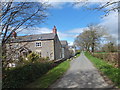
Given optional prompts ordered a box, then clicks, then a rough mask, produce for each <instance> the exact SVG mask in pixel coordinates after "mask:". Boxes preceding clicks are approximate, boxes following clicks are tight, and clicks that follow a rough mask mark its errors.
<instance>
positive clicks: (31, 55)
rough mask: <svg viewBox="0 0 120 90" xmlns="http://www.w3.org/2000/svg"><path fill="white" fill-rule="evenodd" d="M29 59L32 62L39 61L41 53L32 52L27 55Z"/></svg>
mask: <svg viewBox="0 0 120 90" xmlns="http://www.w3.org/2000/svg"><path fill="white" fill-rule="evenodd" d="M27 58H28V60H30V61H31V62H34V61H37V60H38V59H39V55H38V54H35V53H34V52H32V53H30V54H29V55H28V56H27Z"/></svg>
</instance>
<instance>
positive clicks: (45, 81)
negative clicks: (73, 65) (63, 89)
mask: <svg viewBox="0 0 120 90" xmlns="http://www.w3.org/2000/svg"><path fill="white" fill-rule="evenodd" d="M69 62H70V61H69V60H67V61H64V62H62V63H61V64H59V65H58V66H56V67H55V68H53V69H51V70H50V71H48V73H46V74H45V75H43V76H42V77H40V78H39V79H37V80H36V81H35V82H33V83H31V84H28V85H27V86H26V87H25V88H48V87H49V86H50V85H51V84H53V83H54V82H55V81H56V80H57V79H58V78H60V76H62V75H63V74H64V73H65V72H66V71H67V69H68V68H69V67H70V63H69Z"/></svg>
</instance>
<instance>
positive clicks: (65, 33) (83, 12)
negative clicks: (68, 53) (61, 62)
mask: <svg viewBox="0 0 120 90" xmlns="http://www.w3.org/2000/svg"><path fill="white" fill-rule="evenodd" d="M51 4H52V6H53V7H51V8H49V10H48V20H46V23H44V24H42V25H38V26H37V27H36V28H34V27H33V28H31V29H30V30H29V31H28V30H24V31H22V32H21V33H24V34H41V33H51V32H52V28H53V26H54V25H55V26H56V27H57V31H58V36H59V38H60V40H67V41H68V43H69V44H70V45H71V44H73V42H74V39H75V37H76V36H77V35H78V34H79V33H81V32H82V31H83V29H84V28H86V27H87V25H88V24H91V23H94V24H100V25H104V26H105V27H106V28H107V32H108V33H110V34H111V35H113V36H114V37H117V36H118V15H117V12H111V13H110V14H109V15H108V16H106V17H103V18H102V16H103V15H104V14H105V13H104V12H103V11H95V10H88V9H86V8H84V7H82V6H81V4H80V5H76V6H73V4H72V3H70V2H53V3H51ZM96 5H97V3H95V2H91V4H90V6H89V7H91V8H93V7H95V6H96ZM33 29H34V32H33ZM31 32H32V33H31Z"/></svg>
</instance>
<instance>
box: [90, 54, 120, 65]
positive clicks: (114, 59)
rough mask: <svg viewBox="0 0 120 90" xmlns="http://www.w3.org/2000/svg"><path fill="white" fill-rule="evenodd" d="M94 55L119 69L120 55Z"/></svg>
mask: <svg viewBox="0 0 120 90" xmlns="http://www.w3.org/2000/svg"><path fill="white" fill-rule="evenodd" d="M92 55H93V56H94V57H97V58H99V59H103V60H105V61H107V62H109V63H111V64H113V66H115V67H118V53H94V54H92Z"/></svg>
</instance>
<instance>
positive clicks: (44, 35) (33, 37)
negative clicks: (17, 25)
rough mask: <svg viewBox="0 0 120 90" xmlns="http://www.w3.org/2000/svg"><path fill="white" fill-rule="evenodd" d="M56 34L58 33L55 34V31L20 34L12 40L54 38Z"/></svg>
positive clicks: (23, 40)
mask: <svg viewBox="0 0 120 90" xmlns="http://www.w3.org/2000/svg"><path fill="white" fill-rule="evenodd" d="M55 36H56V34H54V33H47V34H35V35H27V36H18V37H16V39H14V40H13V41H12V42H26V41H37V40H54V38H55Z"/></svg>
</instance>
